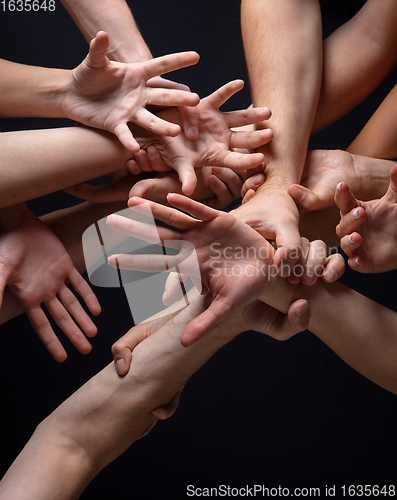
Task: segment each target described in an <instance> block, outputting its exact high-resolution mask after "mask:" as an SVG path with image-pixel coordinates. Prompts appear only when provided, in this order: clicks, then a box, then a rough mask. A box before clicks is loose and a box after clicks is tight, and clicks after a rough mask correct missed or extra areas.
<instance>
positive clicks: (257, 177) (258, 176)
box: [252, 174, 263, 186]
mask: <svg viewBox="0 0 397 500" xmlns="http://www.w3.org/2000/svg"><path fill="white" fill-rule="evenodd" d="M262 183H263V174H256V175H254V177H252V184H253V185H254V186H259V185H260V184H262Z"/></svg>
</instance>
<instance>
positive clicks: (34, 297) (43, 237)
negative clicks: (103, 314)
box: [0, 210, 100, 361]
mask: <svg viewBox="0 0 397 500" xmlns="http://www.w3.org/2000/svg"><path fill="white" fill-rule="evenodd" d="M66 281H69V282H70V283H71V284H72V285H73V287H74V289H75V290H76V291H77V292H78V293H79V294H80V295H81V297H82V298H83V300H84V301H85V303H86V304H87V306H88V308H89V309H90V311H91V312H92V313H93V314H99V313H100V305H99V303H98V300H97V298H96V297H95V295H94V293H93V292H92V290H91V288H90V287H89V285H88V283H87V282H86V281H85V280H84V279H83V278H82V276H81V275H80V273H79V272H78V271H77V270H76V268H75V267H74V266H73V263H72V260H71V258H70V256H69V254H68V253H67V251H66V250H65V247H64V246H63V245H62V243H61V242H60V241H59V239H58V238H57V237H56V236H55V234H54V233H53V232H52V231H51V230H50V229H49V228H48V227H47V226H46V224H44V222H42V221H41V220H40V219H38V218H37V217H36V216H34V215H33V214H32V213H31V212H29V211H28V210H27V211H26V213H24V214H23V216H21V217H19V218H18V219H17V220H15V221H14V222H13V227H12V228H7V231H5V232H3V234H2V235H1V237H0V304H1V299H2V297H3V293H4V289H5V287H6V285H8V287H9V288H10V290H11V293H12V294H13V296H14V297H15V299H16V300H17V302H18V303H19V305H20V306H21V307H22V309H23V310H24V311H25V313H26V314H27V316H28V318H29V320H30V322H31V324H32V326H33V328H34V330H35V331H36V333H37V335H38V336H39V337H40V339H41V341H42V342H43V343H44V345H45V346H46V348H47V349H48V351H49V352H50V354H51V355H52V356H53V358H54V359H55V360H56V361H64V360H65V359H66V352H65V349H64V348H63V347H62V344H61V342H60V341H59V339H58V338H57V336H56V335H55V333H54V331H53V329H52V327H51V325H50V322H49V321H48V319H47V317H46V315H45V314H44V311H43V310H42V308H41V304H44V305H45V307H46V308H47V310H48V312H49V313H50V315H51V316H52V317H53V319H54V320H55V322H56V323H57V325H58V326H59V327H60V328H61V329H62V330H63V331H64V333H65V334H66V335H67V337H68V338H69V339H70V341H71V342H72V343H73V345H74V346H75V347H76V348H77V349H78V350H79V351H80V352H81V353H83V354H85V353H88V352H90V350H91V344H90V343H89V342H88V340H87V338H86V337H85V336H84V334H83V333H82V331H81V330H83V331H84V333H85V334H86V335H87V336H88V337H93V336H94V335H95V334H96V332H97V328H96V326H95V325H94V323H93V322H92V320H91V318H90V317H89V316H88V315H87V313H86V312H85V311H84V309H83V308H82V306H81V305H80V303H79V302H78V300H77V299H76V297H75V295H74V294H73V293H72V291H71V290H70V289H69V288H68V287H67V286H66V284H65V282H66ZM72 317H73V318H74V319H75V320H76V321H77V322H78V324H79V325H80V327H81V329H80V328H79V327H78V326H77V324H76V323H75V322H74V321H73V319H72Z"/></svg>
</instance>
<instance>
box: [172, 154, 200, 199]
mask: <svg viewBox="0 0 397 500" xmlns="http://www.w3.org/2000/svg"><path fill="white" fill-rule="evenodd" d="M174 170H175V171H176V172H177V173H178V177H179V180H180V181H181V184H182V191H183V194H184V195H186V196H190V195H191V194H193V192H194V190H195V189H196V186H197V177H196V173H195V171H194V165H193V162H192V161H191V160H186V159H182V160H176V161H175V164H174Z"/></svg>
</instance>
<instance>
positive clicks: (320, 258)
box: [287, 238, 345, 286]
mask: <svg viewBox="0 0 397 500" xmlns="http://www.w3.org/2000/svg"><path fill="white" fill-rule="evenodd" d="M344 271H345V261H344V259H343V257H342V255H341V254H339V253H335V254H332V255H328V252H327V246H326V244H325V243H324V242H323V241H321V240H314V241H309V240H308V239H307V238H302V254H301V255H300V257H299V259H298V261H297V262H296V263H295V265H294V267H293V269H292V272H291V275H290V276H288V278H287V279H288V281H289V282H290V283H291V284H293V285H296V284H298V283H302V284H303V285H306V286H312V285H314V284H315V283H316V281H317V280H318V279H319V278H321V279H323V280H324V281H325V282H326V283H333V282H334V281H336V280H338V279H339V278H340V277H341V276H342V274H343V273H344Z"/></svg>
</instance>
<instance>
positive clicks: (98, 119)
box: [62, 31, 199, 152]
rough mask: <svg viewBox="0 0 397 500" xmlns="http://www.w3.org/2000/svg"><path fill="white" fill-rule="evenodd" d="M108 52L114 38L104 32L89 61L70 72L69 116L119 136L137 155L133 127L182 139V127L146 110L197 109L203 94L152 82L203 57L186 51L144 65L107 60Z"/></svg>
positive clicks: (95, 42)
mask: <svg viewBox="0 0 397 500" xmlns="http://www.w3.org/2000/svg"><path fill="white" fill-rule="evenodd" d="M108 47H109V38H108V35H107V33H105V32H104V31H100V32H99V33H98V34H97V35H96V37H95V38H94V39H93V40H92V41H91V44H90V51H89V54H88V56H87V57H86V58H85V59H84V61H83V62H82V63H81V64H80V65H79V66H78V67H77V68H75V69H74V70H73V72H71V73H69V72H68V73H67V76H66V78H67V82H66V85H65V90H64V97H63V105H62V108H63V111H64V114H65V116H67V117H68V118H70V119H72V120H76V121H78V122H80V123H82V124H84V125H87V126H90V127H93V128H100V129H104V130H107V131H109V132H112V133H114V134H115V135H116V136H117V137H118V138H119V140H120V142H121V143H122V144H123V146H124V147H125V148H127V149H128V150H130V151H132V152H138V151H139V149H140V147H139V144H138V143H137V141H136V140H135V138H134V136H133V134H132V132H131V130H130V128H129V127H128V125H127V124H128V122H133V123H136V124H137V125H139V126H141V127H143V128H145V129H147V130H150V131H152V132H154V133H157V134H161V135H165V136H176V135H178V134H179V133H180V132H181V127H180V126H179V125H177V124H175V123H169V122H167V121H166V120H163V119H161V118H159V117H158V116H156V115H154V114H153V113H151V112H150V111H148V109H146V106H147V105H159V106H196V105H197V104H198V102H199V97H198V95H197V94H194V93H191V92H189V91H185V90H179V89H176V88H166V89H165V88H157V87H155V86H152V87H151V86H148V84H147V83H148V80H149V81H150V80H151V79H152V78H153V77H156V76H159V75H161V74H164V73H168V72H169V71H174V70H176V69H180V68H184V67H186V66H191V65H192V64H196V63H197V62H198V59H199V56H198V54H197V53H196V52H181V53H178V54H169V55H166V56H162V57H157V58H155V59H150V60H148V61H143V62H138V63H121V62H115V61H110V60H109V59H108V58H107V57H106V52H107V50H108ZM151 84H152V85H153V81H152V83H151ZM190 119H191V117H190Z"/></svg>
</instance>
